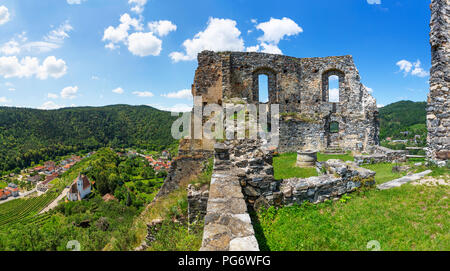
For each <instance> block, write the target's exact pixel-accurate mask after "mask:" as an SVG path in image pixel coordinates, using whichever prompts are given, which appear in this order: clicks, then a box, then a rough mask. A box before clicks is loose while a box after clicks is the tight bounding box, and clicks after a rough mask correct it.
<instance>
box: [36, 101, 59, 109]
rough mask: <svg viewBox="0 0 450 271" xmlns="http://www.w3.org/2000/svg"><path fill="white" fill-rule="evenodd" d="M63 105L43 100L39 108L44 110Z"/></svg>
mask: <svg viewBox="0 0 450 271" xmlns="http://www.w3.org/2000/svg"><path fill="white" fill-rule="evenodd" d="M61 107H63V106H61V105H57V104H56V103H55V102H53V101H47V102H45V103H44V104H43V105H42V106H40V107H39V109H44V110H51V109H59V108H61Z"/></svg>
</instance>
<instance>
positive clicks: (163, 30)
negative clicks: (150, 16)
mask: <svg viewBox="0 0 450 271" xmlns="http://www.w3.org/2000/svg"><path fill="white" fill-rule="evenodd" d="M148 28H149V29H150V31H152V32H153V33H155V34H156V35H158V36H160V37H164V36H167V35H168V34H169V33H170V32H171V31H175V30H177V26H176V25H175V24H173V23H172V22H171V21H167V20H160V21H155V22H150V23H148Z"/></svg>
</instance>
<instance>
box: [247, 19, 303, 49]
mask: <svg viewBox="0 0 450 271" xmlns="http://www.w3.org/2000/svg"><path fill="white" fill-rule="evenodd" d="M256 28H257V29H259V30H262V31H263V32H264V35H263V36H261V37H259V38H258V40H260V41H261V42H268V43H272V44H278V43H279V42H280V40H282V39H284V38H285V37H286V36H294V35H297V34H299V33H302V32H303V29H302V28H301V27H300V26H298V24H297V23H296V22H294V21H293V20H291V19H289V18H286V17H284V18H283V19H281V20H280V19H274V18H270V20H269V21H268V22H264V23H260V24H258V25H257V26H256Z"/></svg>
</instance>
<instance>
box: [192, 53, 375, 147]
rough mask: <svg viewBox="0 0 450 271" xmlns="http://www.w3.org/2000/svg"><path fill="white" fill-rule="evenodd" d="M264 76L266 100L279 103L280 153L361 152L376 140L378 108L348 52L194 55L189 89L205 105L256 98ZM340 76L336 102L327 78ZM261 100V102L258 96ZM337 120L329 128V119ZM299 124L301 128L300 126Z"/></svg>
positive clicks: (249, 101)
mask: <svg viewBox="0 0 450 271" xmlns="http://www.w3.org/2000/svg"><path fill="white" fill-rule="evenodd" d="M261 74H265V75H267V77H268V97H269V100H268V104H279V105H280V113H281V116H282V121H281V123H280V145H279V150H278V151H280V152H288V151H297V150H298V149H299V148H303V149H310V148H313V149H318V150H324V149H327V148H341V149H344V150H356V151H364V150H365V149H366V147H367V146H370V145H377V144H378V143H379V141H378V127H379V123H378V109H377V106H376V101H375V99H374V98H373V97H372V96H371V95H370V93H369V91H368V90H367V88H366V87H365V86H364V85H363V84H362V83H361V82H360V76H359V73H358V70H357V69H356V67H355V65H354V62H353V58H352V57H351V56H336V57H324V58H294V57H288V56H283V55H273V54H264V53H254V52H252V53H245V52H218V53H215V52H211V51H204V52H202V53H200V54H199V55H198V68H197V70H196V73H195V80H194V84H193V85H192V94H193V95H194V96H202V99H203V106H204V105H206V104H209V103H216V104H219V105H222V104H223V103H228V102H230V101H231V100H232V99H233V98H239V99H243V100H244V101H246V102H247V103H249V104H257V103H260V98H259V92H258V90H259V75H261ZM332 75H335V76H337V77H338V78H339V102H330V101H329V99H328V98H329V93H330V92H329V89H328V82H329V77H330V76H332ZM261 102H265V101H261ZM333 122H336V123H338V124H339V130H338V132H337V133H333V132H332V131H331V129H330V124H331V123H333ZM299 127H301V128H299Z"/></svg>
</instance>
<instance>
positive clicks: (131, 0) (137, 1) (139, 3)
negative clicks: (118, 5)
mask: <svg viewBox="0 0 450 271" xmlns="http://www.w3.org/2000/svg"><path fill="white" fill-rule="evenodd" d="M128 4H130V5H134V6H133V7H132V8H131V10H132V11H134V12H136V13H138V14H141V13H142V12H143V11H144V6H145V4H147V0H128Z"/></svg>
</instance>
